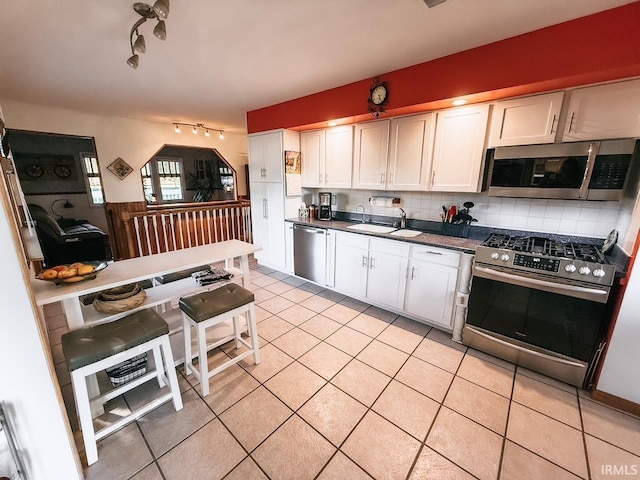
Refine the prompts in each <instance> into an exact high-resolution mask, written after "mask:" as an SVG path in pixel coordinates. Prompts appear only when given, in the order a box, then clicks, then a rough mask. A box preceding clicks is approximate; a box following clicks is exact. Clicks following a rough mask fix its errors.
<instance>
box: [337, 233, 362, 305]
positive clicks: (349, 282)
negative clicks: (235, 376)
mask: <svg viewBox="0 0 640 480" xmlns="http://www.w3.org/2000/svg"><path fill="white" fill-rule="evenodd" d="M335 235H336V263H335V265H336V272H335V286H336V290H338V291H340V292H341V293H344V294H346V295H349V296H353V297H359V298H364V297H365V296H366V294H367V274H368V273H369V237H367V236H365V235H357V234H355V233H344V232H335Z"/></svg>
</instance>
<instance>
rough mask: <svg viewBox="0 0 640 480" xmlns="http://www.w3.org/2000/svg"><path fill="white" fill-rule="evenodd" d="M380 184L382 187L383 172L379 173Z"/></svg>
mask: <svg viewBox="0 0 640 480" xmlns="http://www.w3.org/2000/svg"><path fill="white" fill-rule="evenodd" d="M380 183H381V184H383V185H384V172H380Z"/></svg>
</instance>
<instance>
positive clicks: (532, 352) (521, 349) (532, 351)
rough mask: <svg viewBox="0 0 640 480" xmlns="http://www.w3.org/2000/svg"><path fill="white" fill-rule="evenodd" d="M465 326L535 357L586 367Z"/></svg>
mask: <svg viewBox="0 0 640 480" xmlns="http://www.w3.org/2000/svg"><path fill="white" fill-rule="evenodd" d="M465 328H467V329H469V330H470V331H472V332H473V333H475V334H476V335H480V336H481V337H484V338H486V339H488V340H491V341H492V342H496V343H499V344H501V345H504V346H505V347H509V348H513V349H515V350H519V351H521V352H525V353H528V354H530V355H533V356H535V357H540V358H544V359H545V360H551V361H552V362H556V363H563V364H565V365H569V366H571V367H579V368H584V364H583V363H578V362H572V361H570V360H565V359H564V358H558V357H554V356H553V355H547V354H546V353H540V352H536V351H535V350H530V349H528V348H524V347H521V346H519V345H514V344H513V343H509V342H505V341H504V340H501V339H499V338H496V337H494V336H493V335H489V334H486V333H484V332H483V331H481V330H478V329H477V328H475V327H473V326H472V325H469V324H467V325H465Z"/></svg>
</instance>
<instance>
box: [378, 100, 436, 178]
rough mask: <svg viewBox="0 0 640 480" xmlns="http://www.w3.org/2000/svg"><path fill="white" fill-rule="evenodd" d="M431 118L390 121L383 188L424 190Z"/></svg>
mask: <svg viewBox="0 0 640 480" xmlns="http://www.w3.org/2000/svg"><path fill="white" fill-rule="evenodd" d="M432 118H433V114H431V113H427V114H424V115H413V116H411V117H401V118H396V119H393V120H391V146H390V151H389V173H388V175H387V188H388V189H390V190H424V189H425V187H426V182H427V168H428V167H429V163H430V160H431V158H430V152H431V146H432V144H433V143H432V142H433V139H432V135H433V130H432Z"/></svg>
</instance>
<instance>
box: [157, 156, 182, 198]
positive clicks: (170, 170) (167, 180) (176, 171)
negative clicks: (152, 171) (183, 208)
mask: <svg viewBox="0 0 640 480" xmlns="http://www.w3.org/2000/svg"><path fill="white" fill-rule="evenodd" d="M156 167H157V168H158V178H159V180H160V194H161V195H162V201H163V202H177V201H182V200H183V199H184V180H183V176H182V159H179V158H161V157H158V158H157V159H156Z"/></svg>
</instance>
